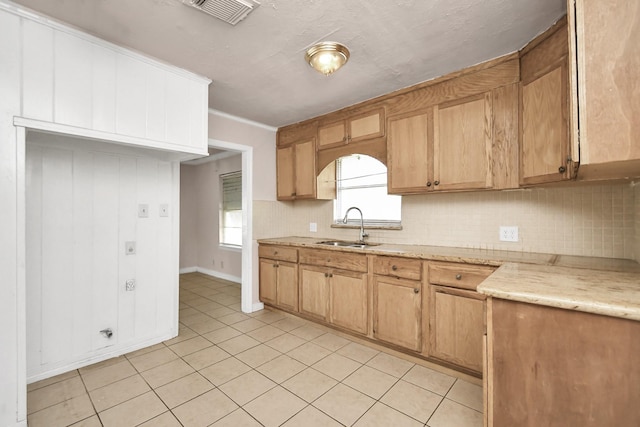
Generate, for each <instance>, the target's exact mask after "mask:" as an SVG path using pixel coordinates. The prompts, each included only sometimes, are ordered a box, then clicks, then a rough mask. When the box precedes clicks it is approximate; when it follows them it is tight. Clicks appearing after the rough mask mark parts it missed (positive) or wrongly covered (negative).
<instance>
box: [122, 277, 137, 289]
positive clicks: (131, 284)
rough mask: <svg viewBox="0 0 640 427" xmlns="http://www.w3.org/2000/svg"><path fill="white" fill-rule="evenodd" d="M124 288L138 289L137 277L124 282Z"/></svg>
mask: <svg viewBox="0 0 640 427" xmlns="http://www.w3.org/2000/svg"><path fill="white" fill-rule="evenodd" d="M124 289H125V290H126V291H135V290H136V281H135V279H129V280H127V281H126V282H124Z"/></svg>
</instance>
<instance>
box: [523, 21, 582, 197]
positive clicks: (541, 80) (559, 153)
mask: <svg viewBox="0 0 640 427" xmlns="http://www.w3.org/2000/svg"><path fill="white" fill-rule="evenodd" d="M540 37H543V40H541V41H540V40H533V41H532V42H531V43H530V46H531V47H530V46H526V47H525V49H524V50H523V52H524V53H523V55H522V57H521V58H520V74H521V84H520V95H519V97H520V108H519V122H520V130H519V134H520V184H522V185H531V184H540V183H547V182H556V181H562V180H565V179H569V178H571V174H572V173H573V167H572V166H571V165H570V162H568V159H569V158H570V157H571V155H570V154H571V151H570V139H569V84H568V83H569V71H568V68H567V67H568V66H567V61H568V54H569V53H568V52H569V46H568V37H567V26H566V24H563V25H559V26H557V28H555V29H553V30H550V33H548V34H543V35H541V36H540ZM577 155H578V154H577V152H576V157H577Z"/></svg>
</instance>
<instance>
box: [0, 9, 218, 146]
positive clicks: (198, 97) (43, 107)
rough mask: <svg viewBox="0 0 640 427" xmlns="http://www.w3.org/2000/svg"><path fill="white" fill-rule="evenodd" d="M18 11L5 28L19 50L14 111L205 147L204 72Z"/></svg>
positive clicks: (152, 141) (158, 142)
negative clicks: (17, 108)
mask: <svg viewBox="0 0 640 427" xmlns="http://www.w3.org/2000/svg"><path fill="white" fill-rule="evenodd" d="M3 8H5V9H9V8H8V7H7V6H4V5H3V3H2V2H0V13H6V11H3V10H2V9H3ZM17 19H18V22H17V25H15V26H13V28H11V27H7V28H5V29H3V30H4V31H3V33H4V34H6V36H8V37H9V38H10V39H13V40H15V42H16V43H15V44H14V49H15V50H17V51H20V50H22V57H21V58H19V59H18V61H19V62H20V59H21V62H22V70H23V78H22V79H21V89H22V92H23V97H22V108H21V111H19V112H16V114H15V115H16V116H22V117H26V118H29V119H34V120H41V121H44V122H52V123H57V124H62V125H68V126H74V127H79V128H84V129H93V130H97V131H102V132H108V133H112V134H117V135H123V136H127V137H135V138H142V139H145V140H148V145H149V147H155V148H161V149H173V150H177V151H183V152H186V153H194V154H205V153H206V151H207V86H208V84H209V80H207V79H204V78H202V77H199V76H196V75H193V74H191V73H188V72H185V71H182V70H179V69H176V68H175V67H171V66H166V65H164V64H162V63H158V62H157V61H153V60H150V59H148V58H146V57H143V56H141V55H137V54H134V53H131V52H129V51H127V50H125V49H122V48H119V47H117V46H114V45H111V44H109V43H106V42H104V41H102V40H100V39H97V38H95V37H92V36H89V35H87V34H84V33H81V32H78V31H75V30H72V29H69V28H66V27H64V26H62V25H58V24H53V23H51V22H46V23H43V22H40V21H33V20H31V19H26V18H25V17H21V18H17ZM9 32H10V33H11V34H9ZM4 34H3V35H4ZM15 89H20V87H15Z"/></svg>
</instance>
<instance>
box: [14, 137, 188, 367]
mask: <svg viewBox="0 0 640 427" xmlns="http://www.w3.org/2000/svg"><path fill="white" fill-rule="evenodd" d="M108 148H109V147H105V146H104V144H95V143H87V142H85V141H81V140H77V139H74V140H72V139H70V138H65V137H60V136H52V135H47V134H42V133H30V134H29V137H28V142H27V156H26V158H27V175H26V178H27V187H26V190H27V198H26V214H27V223H26V226H27V228H26V231H27V246H26V254H27V258H26V262H27V266H28V268H27V275H26V278H27V281H26V282H27V283H26V291H27V298H26V299H27V376H28V378H29V379H38V378H42V377H46V376H49V375H50V373H56V372H59V371H65V370H68V369H69V368H70V367H74V366H77V365H78V364H81V363H82V362H83V361H85V360H88V359H96V358H99V357H100V355H101V354H106V353H113V352H114V351H117V349H118V348H123V349H126V348H128V347H131V346H132V345H135V343H137V342H143V341H146V340H150V339H153V338H154V337H157V336H169V335H171V334H172V333H173V332H174V331H173V330H174V329H175V319H176V318H177V317H176V316H177V308H176V304H175V295H176V290H177V286H178V284H177V280H178V279H177V275H176V274H175V273H176V270H175V259H173V258H174V255H175V253H174V251H173V246H172V222H171V218H172V215H171V213H170V216H169V217H160V215H159V212H160V211H159V206H160V204H165V203H166V204H168V205H169V206H171V205H172V201H173V200H176V199H177V197H176V196H177V192H178V191H179V189H178V188H177V187H176V186H175V185H173V182H174V173H176V171H177V167H173V165H172V164H171V163H168V162H165V161H161V160H157V159H154V158H149V157H140V156H138V155H133V154H127V153H126V152H123V149H122V148H121V149H119V150H118V151H117V152H115V151H112V150H109V149H108ZM140 204H146V205H148V207H149V215H148V217H146V218H140V217H139V216H138V206H139V205H140ZM127 241H135V242H136V254H134V255H127V254H126V253H125V242H127ZM128 279H134V280H135V281H136V289H135V290H134V291H126V289H125V282H126V280H128ZM106 328H111V329H112V330H113V336H112V337H111V338H107V337H105V336H103V335H102V334H100V331H101V330H103V329H106ZM111 346H113V348H109V347H111Z"/></svg>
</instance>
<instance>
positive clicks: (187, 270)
mask: <svg viewBox="0 0 640 427" xmlns="http://www.w3.org/2000/svg"><path fill="white" fill-rule="evenodd" d="M197 271H198V267H185V268H181V269H180V270H178V272H179V273H180V274H186V273H195V272H197Z"/></svg>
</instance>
